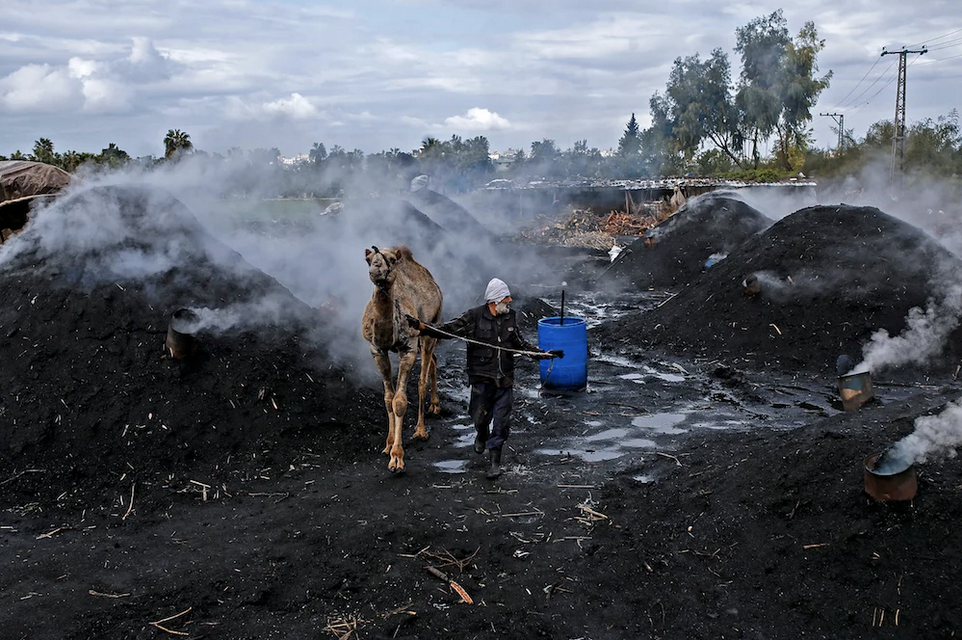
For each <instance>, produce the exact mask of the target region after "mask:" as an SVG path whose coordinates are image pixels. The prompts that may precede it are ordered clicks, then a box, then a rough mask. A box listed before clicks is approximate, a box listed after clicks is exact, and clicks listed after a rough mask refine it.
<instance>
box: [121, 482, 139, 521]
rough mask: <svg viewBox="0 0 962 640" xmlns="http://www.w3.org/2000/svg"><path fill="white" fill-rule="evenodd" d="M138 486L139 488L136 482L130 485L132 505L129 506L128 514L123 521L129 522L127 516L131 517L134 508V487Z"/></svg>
mask: <svg viewBox="0 0 962 640" xmlns="http://www.w3.org/2000/svg"><path fill="white" fill-rule="evenodd" d="M136 486H137V483H136V482H134V483H132V484H131V485H130V504H129V505H127V513H125V514H124V517H123V518H121V520H127V516H129V515H130V512H131V510H132V509H133V508H134V487H136Z"/></svg>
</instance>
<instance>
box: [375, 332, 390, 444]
mask: <svg viewBox="0 0 962 640" xmlns="http://www.w3.org/2000/svg"><path fill="white" fill-rule="evenodd" d="M371 355H372V356H373V357H374V364H376V365H377V369H378V371H380V372H381V381H382V382H384V409H385V411H386V412H387V443H386V444H385V445H384V450H383V451H382V452H381V453H385V454H387V453H391V447H392V446H393V445H394V380H393V377H392V375H391V358H390V357H389V356H388V352H387V351H383V350H381V349H375V348H374V347H373V346H372V347H371Z"/></svg>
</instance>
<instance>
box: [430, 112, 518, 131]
mask: <svg viewBox="0 0 962 640" xmlns="http://www.w3.org/2000/svg"><path fill="white" fill-rule="evenodd" d="M444 124H445V126H448V127H451V128H453V129H456V130H458V131H501V130H504V129H510V128H511V123H510V122H508V120H507V119H505V118H502V117H501V116H499V115H498V114H497V113H495V112H493V111H488V110H487V109H481V108H478V107H474V108H473V109H468V112H467V113H466V114H464V115H463V116H452V117H450V118H447V119H446V120H445V121H444Z"/></svg>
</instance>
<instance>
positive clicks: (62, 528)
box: [37, 526, 70, 540]
mask: <svg viewBox="0 0 962 640" xmlns="http://www.w3.org/2000/svg"><path fill="white" fill-rule="evenodd" d="M69 528H70V527H68V526H63V527H57V528H56V529H54V530H53V531H48V532H47V533H41V534H40V535H39V536H37V540H40V539H41V538H52V537H53V536H54V535H55V534H58V533H60V532H61V531H63V530H64V529H69Z"/></svg>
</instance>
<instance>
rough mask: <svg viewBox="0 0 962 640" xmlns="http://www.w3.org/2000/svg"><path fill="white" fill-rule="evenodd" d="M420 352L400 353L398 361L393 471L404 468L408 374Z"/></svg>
mask: <svg viewBox="0 0 962 640" xmlns="http://www.w3.org/2000/svg"><path fill="white" fill-rule="evenodd" d="M417 356H418V352H417V351H415V350H413V349H412V350H411V351H408V352H406V353H402V354H400V362H399V363H398V374H397V387H396V388H395V393H394V402H393V405H394V407H393V408H394V415H393V416H392V425H393V428H392V429H391V436H392V439H393V442H392V444H391V452H390V453H391V461H390V462H389V463H388V465H387V468H388V469H390V470H391V471H403V470H404V447H403V446H402V445H401V430H402V428H403V426H404V413H405V412H406V411H407V408H408V394H407V384H408V376H409V375H410V374H411V367H413V366H414V361H415V360H416V359H417Z"/></svg>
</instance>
